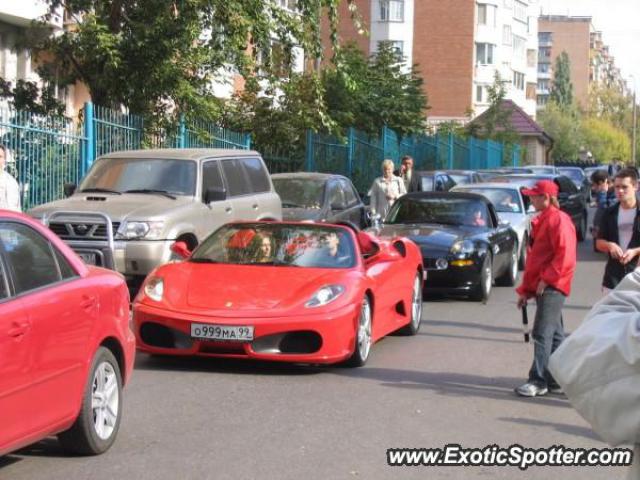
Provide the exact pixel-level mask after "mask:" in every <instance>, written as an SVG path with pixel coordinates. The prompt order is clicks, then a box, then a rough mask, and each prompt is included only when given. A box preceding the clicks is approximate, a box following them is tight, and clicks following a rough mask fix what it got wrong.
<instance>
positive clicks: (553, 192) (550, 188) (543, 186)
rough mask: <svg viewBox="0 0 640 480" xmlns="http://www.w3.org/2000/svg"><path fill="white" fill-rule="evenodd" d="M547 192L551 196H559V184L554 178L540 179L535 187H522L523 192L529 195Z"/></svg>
mask: <svg viewBox="0 0 640 480" xmlns="http://www.w3.org/2000/svg"><path fill="white" fill-rule="evenodd" d="M545 193H546V194H547V195H549V196H551V197H557V196H558V185H556V184H555V183H554V182H553V181H552V180H539V181H537V182H536V184H535V185H534V186H533V188H523V189H522V194H523V195H527V196H531V195H544V194H545Z"/></svg>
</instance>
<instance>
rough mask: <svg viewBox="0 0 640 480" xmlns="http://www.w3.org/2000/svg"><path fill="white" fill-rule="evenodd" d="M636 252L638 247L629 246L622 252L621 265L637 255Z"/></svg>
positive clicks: (638, 250)
mask: <svg viewBox="0 0 640 480" xmlns="http://www.w3.org/2000/svg"><path fill="white" fill-rule="evenodd" d="M638 253H640V248H630V249H629V250H627V251H626V252H624V253H623V254H622V257H621V258H620V263H622V264H623V265H626V264H627V263H629V262H630V261H631V260H633V259H634V258H636V257H637V256H638Z"/></svg>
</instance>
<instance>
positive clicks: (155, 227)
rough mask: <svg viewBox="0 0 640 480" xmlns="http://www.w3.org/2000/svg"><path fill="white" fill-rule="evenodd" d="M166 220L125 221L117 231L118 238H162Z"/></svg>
mask: <svg viewBox="0 0 640 480" xmlns="http://www.w3.org/2000/svg"><path fill="white" fill-rule="evenodd" d="M163 228H164V222H161V221H160V222H123V223H122V224H121V225H120V228H118V232H117V233H116V238H117V239H124V240H136V239H138V238H148V239H150V240H154V239H157V238H160V234H161V233H162V229H163Z"/></svg>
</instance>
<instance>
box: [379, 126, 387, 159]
mask: <svg viewBox="0 0 640 480" xmlns="http://www.w3.org/2000/svg"><path fill="white" fill-rule="evenodd" d="M381 136H382V160H384V159H385V158H387V126H386V125H383V126H382V134H381ZM382 160H380V161H382Z"/></svg>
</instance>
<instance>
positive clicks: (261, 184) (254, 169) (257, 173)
mask: <svg viewBox="0 0 640 480" xmlns="http://www.w3.org/2000/svg"><path fill="white" fill-rule="evenodd" d="M240 161H241V162H242V165H243V166H244V169H245V171H246V172H247V175H248V176H249V181H250V182H251V186H252V187H253V189H252V192H253V193H264V192H268V191H269V190H271V185H269V177H268V176H267V170H266V169H265V167H264V165H263V164H262V161H261V160H260V159H259V158H243V159H242V160H240Z"/></svg>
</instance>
